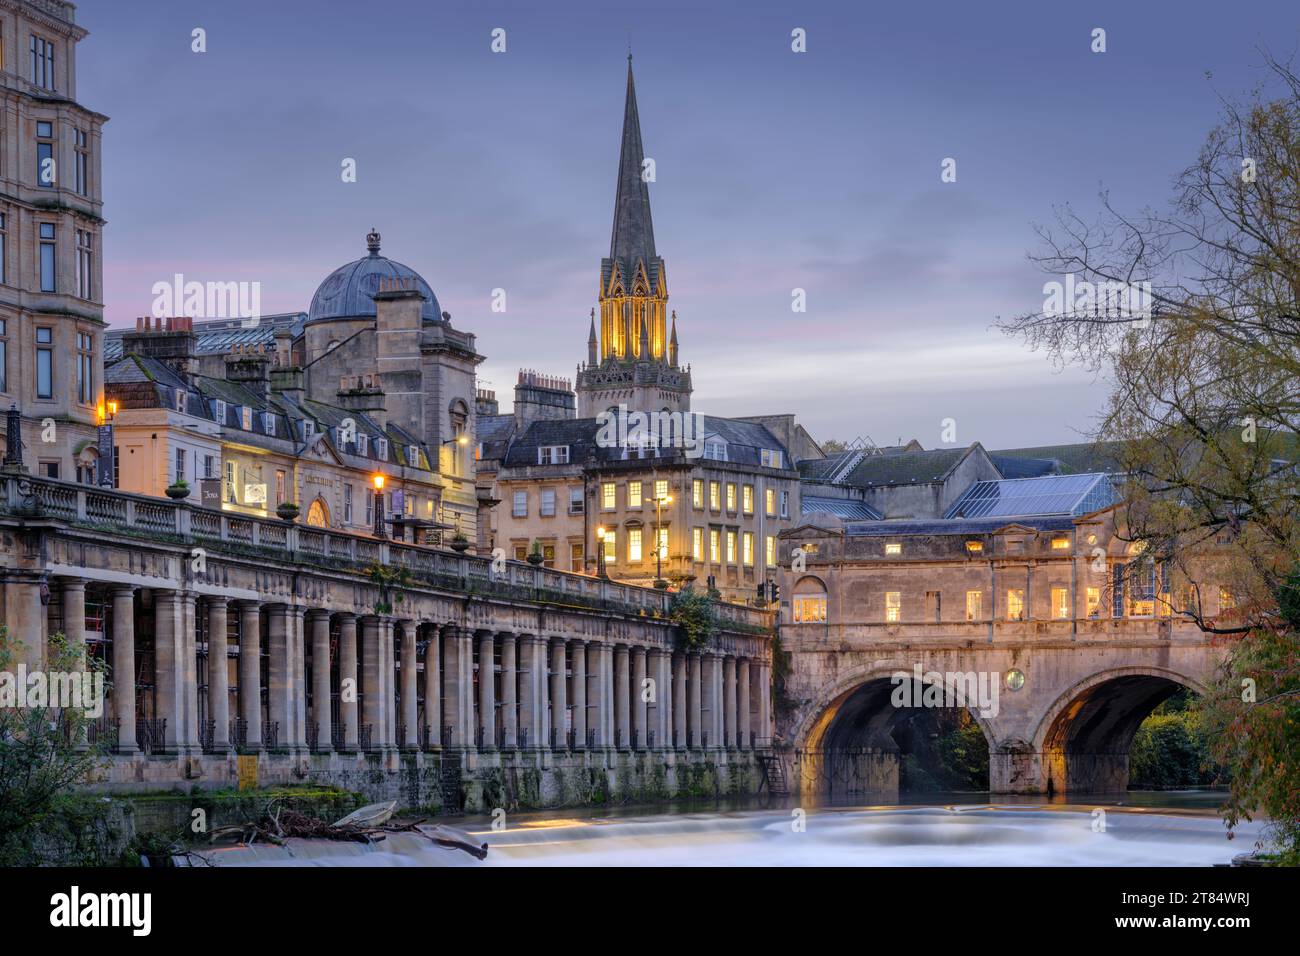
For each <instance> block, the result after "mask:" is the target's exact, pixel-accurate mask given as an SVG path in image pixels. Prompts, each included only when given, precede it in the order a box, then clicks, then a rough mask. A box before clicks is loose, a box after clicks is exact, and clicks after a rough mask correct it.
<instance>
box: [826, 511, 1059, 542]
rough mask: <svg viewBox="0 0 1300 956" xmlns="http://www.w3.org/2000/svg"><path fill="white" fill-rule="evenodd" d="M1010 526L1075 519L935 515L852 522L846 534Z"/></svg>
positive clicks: (1048, 525) (1049, 527) (1052, 525)
mask: <svg viewBox="0 0 1300 956" xmlns="http://www.w3.org/2000/svg"><path fill="white" fill-rule="evenodd" d="M1008 525H1024V526H1025V527H1027V528H1033V529H1034V530H1036V531H1069V530H1070V529H1071V528H1073V527H1074V519H1073V518H1071V517H1070V516H1068V515H1064V516H1062V515H1040V516H1030V517H1023V518H1001V517H999V518H935V519H931V520H928V521H853V522H849V523H847V524H845V526H844V533H845V534H846V535H849V536H852V537H892V536H895V535H897V536H900V537H902V536H906V535H975V534H992V533H993V532H994V531H998V530H1000V529H1002V528H1005V527H1007V526H1008Z"/></svg>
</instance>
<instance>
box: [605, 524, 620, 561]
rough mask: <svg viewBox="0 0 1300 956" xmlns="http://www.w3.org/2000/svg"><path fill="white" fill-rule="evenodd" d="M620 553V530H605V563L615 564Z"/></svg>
mask: <svg viewBox="0 0 1300 956" xmlns="http://www.w3.org/2000/svg"><path fill="white" fill-rule="evenodd" d="M617 555H618V532H617V531H606V532H605V563H606V564H613V563H614V562H615V560H617Z"/></svg>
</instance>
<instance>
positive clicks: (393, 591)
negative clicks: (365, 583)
mask: <svg viewBox="0 0 1300 956" xmlns="http://www.w3.org/2000/svg"><path fill="white" fill-rule="evenodd" d="M365 573H366V576H367V577H369V578H370V580H371V581H373V582H374V583H375V584H376V585H378V586H379V600H377V601H376V602H375V613H376V614H392V613H393V602H394V601H396V602H398V603H399V604H400V603H401V602H402V601H404V600H406V595H405V594H403V593H402V591H401V589H402V588H407V587H410V586H411V569H410V568H408V567H406V566H405V565H397V566H396V567H390V566H389V565H386V564H380V563H379V562H378V561H374V562H372V563H371V564H370V565H368V566H367V567H366V572H365Z"/></svg>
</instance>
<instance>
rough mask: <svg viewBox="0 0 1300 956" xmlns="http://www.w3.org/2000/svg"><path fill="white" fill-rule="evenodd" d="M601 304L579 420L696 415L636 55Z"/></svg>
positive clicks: (582, 374) (583, 376)
mask: <svg viewBox="0 0 1300 956" xmlns="http://www.w3.org/2000/svg"><path fill="white" fill-rule="evenodd" d="M598 299H599V303H600V315H599V320H597V317H596V316H595V314H594V313H593V315H592V320H591V328H590V332H589V335H588V339H587V362H586V364H585V365H580V366H579V367H578V381H577V392H578V415H579V417H583V418H589V417H592V416H594V415H596V414H598V413H599V412H602V411H604V410H605V409H607V408H610V407H613V406H616V405H620V404H623V405H627V406H628V408H630V409H637V410H642V411H650V410H655V411H657V410H663V409H666V410H668V411H687V410H689V409H690V406H691V373H690V369H689V368H682V367H680V366H679V365H678V354H677V316H676V314H675V313H673V314H670V313H669V311H668V276H667V273H666V272H665V270H664V261H663V259H661V258H660V257H659V256H658V255H657V254H656V252H655V236H654V225H653V223H652V221H651V218H650V189H649V186H648V185H647V180H646V170H645V150H644V148H643V147H642V145H641V121H640V118H639V116H638V115H637V109H636V89H635V87H634V86H633V83H632V57H631V56H630V55H629V56H628V58H627V101H626V103H625V105H624V108H623V140H622V145H621V146H620V148H619V156H618V182H617V186H616V188H615V192H614V228H613V231H612V233H611V235H610V239H609V256H608V257H607V258H605V259H602V260H601V262H600V289H599V293H598ZM598 322H599V334H597V323H598Z"/></svg>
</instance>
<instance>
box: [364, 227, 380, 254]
mask: <svg viewBox="0 0 1300 956" xmlns="http://www.w3.org/2000/svg"><path fill="white" fill-rule="evenodd" d="M366 248H367V249H368V250H370V254H371V255H372V256H377V255H379V233H378V232H376V231H375V230H374V229H373V228H372V229H371V230H370V231H369V232H368V233H366Z"/></svg>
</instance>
